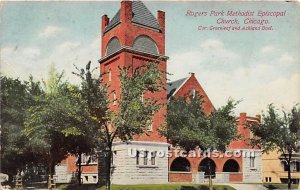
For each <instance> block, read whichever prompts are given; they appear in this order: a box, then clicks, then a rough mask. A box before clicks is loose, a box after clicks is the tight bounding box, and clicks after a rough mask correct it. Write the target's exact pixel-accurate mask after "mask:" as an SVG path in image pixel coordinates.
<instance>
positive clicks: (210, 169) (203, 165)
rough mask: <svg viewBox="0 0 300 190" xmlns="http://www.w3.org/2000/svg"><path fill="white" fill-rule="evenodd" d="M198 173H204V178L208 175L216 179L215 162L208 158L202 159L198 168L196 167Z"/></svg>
mask: <svg viewBox="0 0 300 190" xmlns="http://www.w3.org/2000/svg"><path fill="white" fill-rule="evenodd" d="M198 171H199V172H204V177H205V178H207V177H209V175H212V178H215V177H216V164H215V162H214V161H213V160H212V159H210V158H205V159H203V160H202V161H201V162H200V164H199V166H198Z"/></svg>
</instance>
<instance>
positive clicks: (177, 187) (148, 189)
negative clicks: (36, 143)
mask: <svg viewBox="0 0 300 190" xmlns="http://www.w3.org/2000/svg"><path fill="white" fill-rule="evenodd" d="M58 189H60V190H63V189H66V190H68V189H70V190H71V189H72V190H105V187H101V188H96V186H93V185H82V186H81V187H78V186H71V187H70V186H68V185H60V186H59V187H58ZM213 189H214V190H235V189H234V188H233V187H230V186H227V185H214V186H213ZM111 190H209V188H208V186H207V185H199V184H198V185H196V184H142V185H112V186H111Z"/></svg>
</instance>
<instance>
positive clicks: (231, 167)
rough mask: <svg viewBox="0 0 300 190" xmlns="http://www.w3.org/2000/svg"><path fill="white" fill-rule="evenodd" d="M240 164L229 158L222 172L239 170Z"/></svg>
mask: <svg viewBox="0 0 300 190" xmlns="http://www.w3.org/2000/svg"><path fill="white" fill-rule="evenodd" d="M239 171H240V166H239V164H238V163H237V161H235V160H233V159H230V160H227V161H226V162H225V164H224V166H223V172H239Z"/></svg>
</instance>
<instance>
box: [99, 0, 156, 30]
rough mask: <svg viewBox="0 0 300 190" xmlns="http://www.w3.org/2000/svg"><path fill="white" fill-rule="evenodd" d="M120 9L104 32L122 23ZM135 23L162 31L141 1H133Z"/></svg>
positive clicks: (133, 19) (133, 20)
mask: <svg viewBox="0 0 300 190" xmlns="http://www.w3.org/2000/svg"><path fill="white" fill-rule="evenodd" d="M120 12H121V10H120V9H119V10H118V12H117V13H116V15H115V16H114V17H113V18H112V19H111V21H110V22H109V24H108V25H107V27H106V28H105V30H104V32H107V31H109V30H110V29H112V28H114V27H115V26H116V25H117V24H119V23H120ZM131 21H132V22H133V23H136V24H140V25H143V26H147V27H150V28H153V29H157V30H160V26H159V24H158V21H157V20H156V18H155V16H154V15H153V14H152V13H151V12H150V11H149V9H148V8H147V7H146V6H145V5H144V3H143V2H141V1H132V20H131Z"/></svg>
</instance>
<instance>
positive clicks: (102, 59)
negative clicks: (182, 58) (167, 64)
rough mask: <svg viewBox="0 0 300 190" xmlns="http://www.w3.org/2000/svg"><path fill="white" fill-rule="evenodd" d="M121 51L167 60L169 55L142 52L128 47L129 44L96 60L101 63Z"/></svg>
mask: <svg viewBox="0 0 300 190" xmlns="http://www.w3.org/2000/svg"><path fill="white" fill-rule="evenodd" d="M122 51H127V52H130V53H136V54H140V55H145V56H149V57H152V58H162V59H163V60H168V59H169V57H168V56H165V55H161V54H153V53H149V52H143V51H139V50H137V49H134V48H132V47H129V46H122V47H121V48H120V49H119V50H117V51H115V52H114V53H112V54H110V55H107V56H104V57H102V58H101V59H99V60H98V62H99V63H100V64H101V63H103V62H104V61H106V60H108V59H110V58H111V57H114V56H115V55H117V54H119V53H121V52H122Z"/></svg>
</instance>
